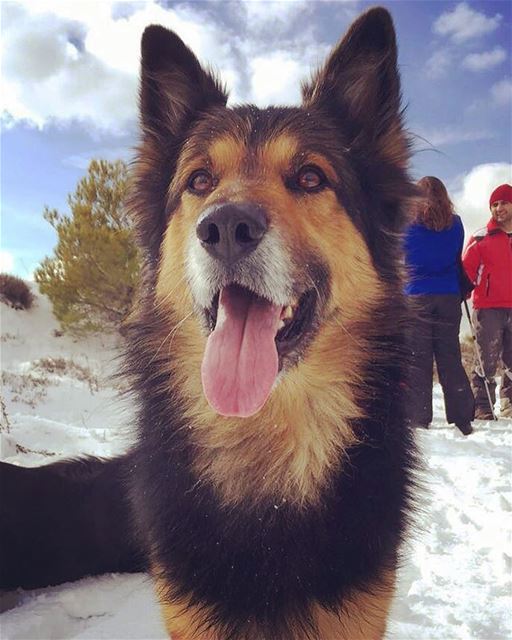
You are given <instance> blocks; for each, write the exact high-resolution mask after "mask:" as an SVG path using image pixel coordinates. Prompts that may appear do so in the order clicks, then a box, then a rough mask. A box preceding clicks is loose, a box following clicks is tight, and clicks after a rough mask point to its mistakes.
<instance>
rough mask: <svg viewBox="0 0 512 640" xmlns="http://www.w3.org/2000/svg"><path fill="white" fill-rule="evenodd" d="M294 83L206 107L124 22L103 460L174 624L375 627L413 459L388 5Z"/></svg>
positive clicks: (396, 554) (402, 162)
mask: <svg viewBox="0 0 512 640" xmlns="http://www.w3.org/2000/svg"><path fill="white" fill-rule="evenodd" d="M302 93H303V100H302V105H301V106H298V107H289V108H284V107H269V108H265V109H259V108H256V107H255V106H252V105H245V106H235V107H232V108H229V107H227V106H226V104H227V99H228V95H227V93H226V91H225V90H224V88H223V87H222V85H221V84H220V82H219V81H218V80H217V79H216V78H215V77H214V76H213V75H212V73H211V72H210V71H208V70H206V69H204V68H203V67H202V66H201V65H200V63H199V62H198V60H197V59H196V57H195V55H194V54H193V53H192V51H191V50H190V49H189V48H187V47H186V45H185V44H184V43H183V42H182V41H181V40H180V38H179V37H178V36H177V35H176V34H174V33H173V32H171V31H169V30H167V29H165V28H163V27H161V26H158V25H153V26H150V27H148V28H146V30H145V32H144V35H143V38H142V56H141V82H140V122H141V131H142V135H141V142H140V145H139V148H138V151H137V156H136V160H135V163H134V168H133V186H132V194H131V198H130V202H129V208H130V210H131V213H132V215H133V219H134V222H135V227H136V233H137V237H138V241H139V243H140V246H141V247H142V251H143V254H144V258H145V264H144V268H143V275H142V282H141V287H140V293H139V297H138V300H137V303H136V305H135V309H134V311H133V315H132V318H131V319H130V322H129V323H128V326H127V327H126V334H127V340H128V348H127V353H126V374H127V376H128V377H129V379H130V383H131V386H132V389H133V391H134V393H135V395H136V397H137V399H138V415H137V418H136V424H137V443H136V444H135V446H134V447H133V449H132V450H131V451H130V452H129V454H127V455H126V457H124V458H122V459H121V461H119V460H117V461H115V464H114V463H112V464H113V466H112V467H109V466H108V463H107V465H106V469H107V470H105V471H104V473H106V474H107V477H108V478H110V481H109V483H108V484H109V486H110V488H111V490H110V491H109V492H108V499H110V500H111V501H112V504H117V505H119V504H120V503H124V501H125V498H126V500H127V503H128V504H129V507H127V510H126V512H124V511H123V518H126V522H129V523H130V524H129V526H127V528H129V529H130V530H133V531H134V542H130V543H127V542H126V540H124V539H123V542H122V543H121V542H119V540H120V538H121V536H119V540H118V542H117V545H120V544H122V549H123V550H124V549H126V550H127V551H128V553H129V554H134V551H133V550H134V549H136V550H141V555H142V556H143V558H144V560H143V564H144V565H145V566H147V567H148V568H149V571H150V573H151V575H152V577H153V579H154V583H155V588H156V593H157V597H158V599H159V601H160V603H161V610H162V615H163V619H164V623H165V626H166V628H167V630H168V632H169V634H170V636H171V637H172V638H173V640H377V639H380V638H382V637H383V635H384V633H385V629H386V622H387V617H388V611H389V607H390V603H391V600H392V597H393V592H394V584H395V573H396V569H397V565H398V563H399V558H400V549H401V544H402V542H403V539H404V536H405V535H406V533H407V531H408V526H409V521H410V518H411V513H412V511H413V495H414V470H415V468H416V465H417V461H416V452H415V448H414V443H413V438H412V435H411V433H410V430H409V427H408V425H407V423H406V420H405V416H404V409H403V403H404V381H405V379H406V361H405V353H406V349H405V335H406V327H407V320H408V313H409V312H408V308H407V303H406V301H405V298H404V295H403V292H402V287H403V282H402V267H401V231H402V229H403V226H404V224H405V222H406V210H407V206H408V202H409V199H410V198H411V196H412V195H413V187H412V185H411V181H410V178H409V176H408V162H409V156H410V144H409V139H408V136H407V133H406V131H405V128H404V123H403V115H402V110H401V96H400V80H399V73H398V70H397V49H396V39H395V32H394V27H393V23H392V19H391V16H390V15H389V13H388V12H387V11H386V10H385V9H382V8H374V9H371V10H369V11H368V12H366V13H364V14H363V15H362V16H360V17H359V18H358V19H357V20H356V21H355V22H354V23H353V24H352V26H351V27H350V28H349V30H348V32H347V34H346V35H345V37H344V38H343V39H342V40H341V41H340V43H339V44H338V45H337V46H336V47H335V48H334V50H333V51H332V53H331V55H330V56H329V57H328V59H327V61H326V62H325V64H324V65H323V67H322V68H320V69H319V70H318V71H317V72H316V73H315V74H314V75H313V77H312V78H311V80H310V81H309V82H308V83H306V84H304V85H303V87H302ZM67 464H70V465H77V464H78V463H77V462H72V463H67ZM108 469H110V471H109V470H108ZM112 478H114V479H115V481H112ZM117 478H121V479H122V482H117ZM70 508H71V507H70ZM76 508H77V509H79V508H80V507H79V506H76ZM62 517H63V518H66V517H68V516H67V515H66V513H63V514H62ZM98 544H99V543H98ZM105 544H107V547H108V548H111V549H112V552H114V549H115V548H116V543H115V542H108V543H105V542H103V550H104V549H105ZM61 563H62V562H61ZM128 565H129V566H128V568H135V567H136V566H137V562H133V563H131V564H130V563H128ZM103 566H104V565H102V568H103ZM139 566H140V565H139ZM81 569H82V570H83V567H81ZM95 569H97V568H95ZM74 577H76V576H74Z"/></svg>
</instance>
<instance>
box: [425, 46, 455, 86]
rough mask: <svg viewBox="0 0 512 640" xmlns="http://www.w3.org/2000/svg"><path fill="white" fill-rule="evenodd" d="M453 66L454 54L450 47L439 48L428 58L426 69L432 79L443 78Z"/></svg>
mask: <svg viewBox="0 0 512 640" xmlns="http://www.w3.org/2000/svg"><path fill="white" fill-rule="evenodd" d="M452 68H453V54H452V52H451V51H450V49H447V48H445V49H437V50H436V51H434V53H433V54H432V55H431V56H430V58H429V59H428V60H427V62H426V65H425V69H426V73H427V76H428V77H429V78H431V79H433V80H434V79H436V78H441V77H443V76H445V75H446V74H447V73H448V71H450V70H451V69H452Z"/></svg>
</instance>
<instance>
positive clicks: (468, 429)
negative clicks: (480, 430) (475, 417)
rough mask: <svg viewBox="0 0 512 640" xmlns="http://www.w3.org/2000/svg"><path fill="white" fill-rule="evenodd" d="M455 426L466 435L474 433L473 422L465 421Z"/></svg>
mask: <svg viewBox="0 0 512 640" xmlns="http://www.w3.org/2000/svg"><path fill="white" fill-rule="evenodd" d="M455 426H456V427H457V429H458V430H459V431H460V432H461V433H462V434H464V435H465V436H469V434H470V433H473V427H472V426H471V422H463V423H462V424H460V423H459V424H457V423H456V424H455Z"/></svg>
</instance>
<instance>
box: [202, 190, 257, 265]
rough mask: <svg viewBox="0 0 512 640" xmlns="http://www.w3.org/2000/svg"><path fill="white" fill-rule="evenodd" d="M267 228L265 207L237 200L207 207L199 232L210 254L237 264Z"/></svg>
mask: <svg viewBox="0 0 512 640" xmlns="http://www.w3.org/2000/svg"><path fill="white" fill-rule="evenodd" d="M267 229H268V221H267V216H266V213H265V210H264V209H263V207H260V206H259V205H257V204H252V203H245V202H237V203H225V204H217V205H213V206H211V207H209V208H208V209H206V211H205V212H204V213H203V215H202V216H201V217H200V218H199V221H198V223H197V227H196V234H197V237H198V238H199V240H200V241H201V244H202V246H203V247H204V248H205V249H206V250H207V251H208V253H209V254H210V255H212V256H213V257H214V258H217V259H219V260H222V262H224V263H226V264H233V263H234V262H236V261H237V260H240V258H243V257H244V256H246V255H247V254H249V253H250V252H251V251H253V250H254V249H255V248H256V247H257V246H258V244H259V243H260V241H261V239H262V238H263V236H264V235H265V233H266V231H267Z"/></svg>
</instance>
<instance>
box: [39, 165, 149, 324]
mask: <svg viewBox="0 0 512 640" xmlns="http://www.w3.org/2000/svg"><path fill="white" fill-rule="evenodd" d="M127 190H128V170H127V167H126V165H125V164H124V162H121V161H120V160H118V161H117V162H107V161H105V160H93V161H92V162H91V163H90V165H89V169H88V173H87V175H86V176H85V177H84V178H82V180H80V182H79V183H78V185H77V188H76V191H75V193H73V194H70V195H69V197H68V203H69V208H70V212H71V213H70V214H69V215H63V214H61V213H59V212H58V211H56V210H55V209H52V210H50V209H48V207H47V208H46V210H45V212H44V218H45V219H46V220H47V221H48V222H49V223H50V224H51V226H52V227H53V228H54V229H55V231H56V232H57V246H56V247H55V249H54V255H53V256H51V257H47V258H45V259H44V260H43V262H42V263H41V265H40V266H39V267H38V268H37V269H36V271H35V273H34V277H35V280H36V282H37V283H38V285H39V290H40V291H41V293H43V294H45V295H47V296H48V298H49V299H50V301H51V303H52V306H53V312H54V314H55V317H56V318H57V320H58V321H59V322H60V325H61V327H62V329H63V330H69V331H71V332H72V333H75V334H80V333H85V332H101V331H112V330H115V329H119V327H120V325H121V323H122V321H123V320H124V319H125V317H126V316H127V315H128V312H129V310H130V307H131V303H132V298H133V295H134V291H135V287H136V282H137V279H138V275H139V253H138V250H137V248H136V245H135V241H134V237H133V233H132V229H131V225H130V221H129V219H128V215H127V213H126V209H125V207H124V198H125V196H126V193H127Z"/></svg>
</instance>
